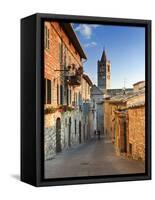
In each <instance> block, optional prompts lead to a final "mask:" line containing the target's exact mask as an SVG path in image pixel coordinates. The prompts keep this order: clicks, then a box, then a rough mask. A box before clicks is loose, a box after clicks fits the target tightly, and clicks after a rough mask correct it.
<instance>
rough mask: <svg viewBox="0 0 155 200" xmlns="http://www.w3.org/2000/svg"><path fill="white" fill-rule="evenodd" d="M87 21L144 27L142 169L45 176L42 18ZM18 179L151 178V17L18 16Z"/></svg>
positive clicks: (90, 180) (40, 182)
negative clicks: (144, 84)
mask: <svg viewBox="0 0 155 200" xmlns="http://www.w3.org/2000/svg"><path fill="white" fill-rule="evenodd" d="M44 20H57V21H59V20H60V21H64V22H70V21H72V22H86V23H96V24H108V25H119V26H136V27H145V70H146V74H145V80H146V114H145V117H146V119H145V120H146V143H145V144H146V161H145V173H143V174H126V175H109V176H100V177H98V176H97V177H96V176H93V177H74V178H69V177H68V178H59V179H44V178H43V177H44V176H43V173H44V164H43V162H44V153H43V145H44V144H43V134H44V127H43V119H44V116H43V115H44V112H43V106H44V102H43V94H44V81H43V80H44V79H43V70H44V68H43V64H44V63H43V62H44V61H43V46H44V44H43V42H44V39H43V31H42V30H43V22H44ZM20 173H21V181H23V182H26V183H29V184H31V185H34V186H55V185H69V184H88V183H104V182H118V181H136V180H150V179H151V20H139V19H118V18H105V17H91V16H73V15H56V14H42V13H37V14H34V15H31V16H28V17H25V18H23V19H21V172H20Z"/></svg>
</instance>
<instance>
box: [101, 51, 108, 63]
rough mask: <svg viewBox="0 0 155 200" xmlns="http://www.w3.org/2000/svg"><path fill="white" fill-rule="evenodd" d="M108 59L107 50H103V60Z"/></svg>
mask: <svg viewBox="0 0 155 200" xmlns="http://www.w3.org/2000/svg"><path fill="white" fill-rule="evenodd" d="M106 60H107V55H106V52H105V50H103V53H102V57H101V61H102V62H104V61H106Z"/></svg>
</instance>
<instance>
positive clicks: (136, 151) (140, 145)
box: [128, 106, 145, 160]
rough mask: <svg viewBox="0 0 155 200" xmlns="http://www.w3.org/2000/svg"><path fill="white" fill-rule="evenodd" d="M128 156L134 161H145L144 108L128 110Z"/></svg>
mask: <svg viewBox="0 0 155 200" xmlns="http://www.w3.org/2000/svg"><path fill="white" fill-rule="evenodd" d="M128 115H129V145H130V154H131V155H132V157H133V158H134V159H136V160H138V159H142V160H145V107H144V106H141V107H137V108H132V109H129V110H128Z"/></svg>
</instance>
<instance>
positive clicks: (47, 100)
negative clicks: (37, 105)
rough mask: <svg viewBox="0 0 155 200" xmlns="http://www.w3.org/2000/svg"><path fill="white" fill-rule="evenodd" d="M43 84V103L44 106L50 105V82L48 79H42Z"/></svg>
mask: <svg viewBox="0 0 155 200" xmlns="http://www.w3.org/2000/svg"><path fill="white" fill-rule="evenodd" d="M44 84H45V91H44V103H45V104H51V99H52V97H51V92H52V91H51V90H52V88H51V80H49V79H44Z"/></svg>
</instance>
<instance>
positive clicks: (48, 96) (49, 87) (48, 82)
mask: <svg viewBox="0 0 155 200" xmlns="http://www.w3.org/2000/svg"><path fill="white" fill-rule="evenodd" d="M47 104H51V80H48V79H47Z"/></svg>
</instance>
